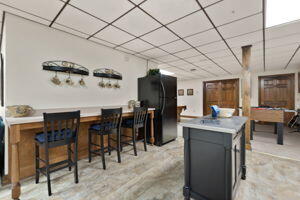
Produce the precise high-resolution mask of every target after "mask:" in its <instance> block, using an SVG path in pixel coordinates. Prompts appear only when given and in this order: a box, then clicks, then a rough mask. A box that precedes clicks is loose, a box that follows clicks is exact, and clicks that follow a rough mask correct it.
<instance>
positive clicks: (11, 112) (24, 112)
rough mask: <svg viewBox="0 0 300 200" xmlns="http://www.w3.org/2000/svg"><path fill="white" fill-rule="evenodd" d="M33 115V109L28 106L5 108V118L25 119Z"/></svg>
mask: <svg viewBox="0 0 300 200" xmlns="http://www.w3.org/2000/svg"><path fill="white" fill-rule="evenodd" d="M33 113H34V109H33V108H32V107H30V106H29V105H13V106H6V116H7V117H27V116H30V115H31V114H33Z"/></svg>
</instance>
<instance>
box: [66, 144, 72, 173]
mask: <svg viewBox="0 0 300 200" xmlns="http://www.w3.org/2000/svg"><path fill="white" fill-rule="evenodd" d="M67 148H68V162H69V171H71V170H72V166H71V163H72V159H71V144H68V145H67Z"/></svg>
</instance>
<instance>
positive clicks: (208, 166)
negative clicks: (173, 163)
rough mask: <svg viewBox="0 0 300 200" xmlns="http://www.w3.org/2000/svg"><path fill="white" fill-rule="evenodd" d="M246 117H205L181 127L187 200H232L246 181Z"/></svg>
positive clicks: (184, 193) (184, 192) (184, 190)
mask: <svg viewBox="0 0 300 200" xmlns="http://www.w3.org/2000/svg"><path fill="white" fill-rule="evenodd" d="M246 121H247V118H246V117H238V116H233V117H231V118H216V119H213V118H211V117H210V116H205V117H201V118H197V119H193V120H189V121H187V122H184V123H181V125H182V126H183V137H184V174H185V185H184V187H183V195H184V197H185V199H186V200H188V199H191V198H192V199H197V200H233V199H234V197H235V194H236V191H237V189H238V186H239V183H240V180H241V179H246V164H245V131H244V130H245V123H246Z"/></svg>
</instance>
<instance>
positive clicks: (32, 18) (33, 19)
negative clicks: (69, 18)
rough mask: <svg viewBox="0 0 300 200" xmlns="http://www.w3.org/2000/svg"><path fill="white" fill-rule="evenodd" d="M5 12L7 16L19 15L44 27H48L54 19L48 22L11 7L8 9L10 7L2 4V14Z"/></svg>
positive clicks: (0, 7)
mask: <svg viewBox="0 0 300 200" xmlns="http://www.w3.org/2000/svg"><path fill="white" fill-rule="evenodd" d="M4 10H5V11H6V12H7V14H10V13H11V14H14V15H17V16H21V17H23V18H26V19H29V20H32V21H35V22H38V23H41V24H44V25H47V26H48V25H49V24H50V23H51V21H52V19H51V20H47V19H44V18H41V17H38V16H35V15H31V14H28V13H26V12H23V11H20V10H17V9H15V8H11V7H8V6H5V5H2V4H0V11H1V14H2V13H3V11H4ZM1 19H2V18H1Z"/></svg>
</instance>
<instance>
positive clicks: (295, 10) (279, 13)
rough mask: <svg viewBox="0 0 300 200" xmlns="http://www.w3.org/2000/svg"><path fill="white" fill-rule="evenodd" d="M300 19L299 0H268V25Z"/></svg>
mask: <svg viewBox="0 0 300 200" xmlns="http://www.w3.org/2000/svg"><path fill="white" fill-rule="evenodd" d="M298 19H300V1H299V0H266V27H271V26H276V25H279V24H283V23H287V22H291V21H294V20H298Z"/></svg>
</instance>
